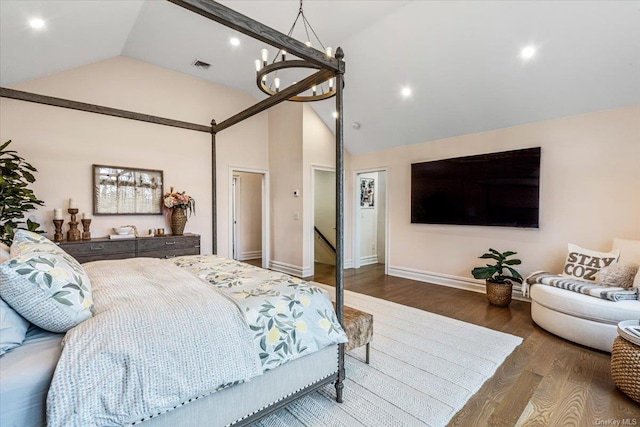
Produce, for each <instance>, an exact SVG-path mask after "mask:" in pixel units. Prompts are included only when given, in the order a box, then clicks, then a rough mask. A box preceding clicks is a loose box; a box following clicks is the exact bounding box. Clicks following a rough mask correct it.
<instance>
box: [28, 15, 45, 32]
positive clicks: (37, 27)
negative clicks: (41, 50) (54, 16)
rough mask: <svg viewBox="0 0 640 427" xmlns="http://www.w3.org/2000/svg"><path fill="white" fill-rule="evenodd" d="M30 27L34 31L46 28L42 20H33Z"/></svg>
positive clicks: (30, 21)
mask: <svg viewBox="0 0 640 427" xmlns="http://www.w3.org/2000/svg"><path fill="white" fill-rule="evenodd" d="M29 25H31V28H33V29H34V30H40V29H42V28H44V20H42V19H41V18H33V19H30V20H29Z"/></svg>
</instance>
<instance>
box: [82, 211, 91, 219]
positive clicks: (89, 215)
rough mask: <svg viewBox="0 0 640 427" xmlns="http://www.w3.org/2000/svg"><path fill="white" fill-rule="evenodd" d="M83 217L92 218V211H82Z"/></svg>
mask: <svg viewBox="0 0 640 427" xmlns="http://www.w3.org/2000/svg"><path fill="white" fill-rule="evenodd" d="M82 219H91V214H90V213H86V212H82Z"/></svg>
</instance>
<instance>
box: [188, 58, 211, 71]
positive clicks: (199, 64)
mask: <svg viewBox="0 0 640 427" xmlns="http://www.w3.org/2000/svg"><path fill="white" fill-rule="evenodd" d="M191 65H193V66H194V67H196V68H200V69H201V70H208V69H209V67H211V64H208V63H206V62H204V61H200V60H199V59H196V60H195V61H194V62H193V64H191Z"/></svg>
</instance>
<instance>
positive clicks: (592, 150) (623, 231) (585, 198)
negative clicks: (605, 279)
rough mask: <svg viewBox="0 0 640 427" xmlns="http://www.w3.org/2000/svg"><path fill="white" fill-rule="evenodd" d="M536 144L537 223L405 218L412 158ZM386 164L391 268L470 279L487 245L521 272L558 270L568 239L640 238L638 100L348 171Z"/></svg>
mask: <svg viewBox="0 0 640 427" xmlns="http://www.w3.org/2000/svg"><path fill="white" fill-rule="evenodd" d="M535 146H540V147H542V162H541V195H540V228H539V229H514V228H503V227H473V226H453V225H419V224H411V223H410V194H411V163H415V162H421V161H428V160H438V159H444V158H451V157H459V156H468V155H473V154H481V153H489V152H496V151H505V150H513V149H519V148H526V147H535ZM385 166H388V167H389V174H388V176H387V179H388V183H389V185H388V192H389V194H388V196H389V215H390V242H389V244H390V248H389V252H390V253H389V258H390V261H389V263H390V265H389V267H390V272H391V274H394V275H402V276H405V277H413V278H416V279H419V280H425V281H431V282H436V283H449V284H453V285H456V284H460V283H464V282H466V283H467V284H476V283H477V282H475V281H474V280H473V279H471V274H470V271H471V269H472V268H473V267H474V266H477V265H480V264H481V262H480V260H478V259H477V257H478V256H480V255H481V254H483V253H484V252H485V251H486V250H487V249H488V248H489V247H493V248H496V249H498V250H501V251H506V250H514V251H517V252H518V257H520V258H521V259H522V260H523V264H522V266H521V269H520V270H521V272H522V273H524V274H527V273H529V272H531V271H534V270H547V271H551V272H559V271H560V269H561V266H562V265H563V262H564V259H565V255H566V246H567V243H569V242H572V243H576V244H578V245H581V246H584V247H586V248H591V249H595V250H608V249H610V248H611V244H612V240H613V238H614V237H622V238H627V239H640V106H633V107H628V108H622V109H616V110H610V111H602V112H597V113H592V114H585V115H580V116H573V117H567V118H561V119H557V120H550V121H545V122H540V123H533V124H528V125H523V126H516V127H512V128H507V129H499V130H495V131H489V132H483V133H478V134H472V135H465V136H461V137H456V138H449V139H444V140H437V141H431V142H425V143H421V144H416V145H410V146H404V147H397V148H393V149H389V150H383V151H377V152H372V153H366V154H361V155H355V156H352V158H351V168H352V170H361V169H375V168H378V167H385ZM347 188H349V189H351V188H353V186H350V187H347ZM352 197H354V195H353V192H351V194H350V195H349V198H350V200H353V199H352Z"/></svg>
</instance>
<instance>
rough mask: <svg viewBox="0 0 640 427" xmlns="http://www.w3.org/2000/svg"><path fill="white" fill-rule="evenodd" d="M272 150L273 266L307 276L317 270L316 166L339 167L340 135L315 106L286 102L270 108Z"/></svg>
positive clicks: (270, 145) (270, 142)
mask: <svg viewBox="0 0 640 427" xmlns="http://www.w3.org/2000/svg"><path fill="white" fill-rule="evenodd" d="M269 149H270V153H269V154H270V162H269V164H270V174H271V195H272V203H271V205H272V218H273V220H272V242H273V245H272V262H271V264H272V265H271V267H272V268H274V269H277V270H280V271H284V272H287V273H290V274H294V275H298V276H303V277H306V276H309V275H311V274H312V271H313V258H312V256H311V254H312V252H313V245H314V232H313V196H312V195H313V168H314V166H318V167H322V168H334V167H335V136H334V135H333V133H332V132H331V131H330V130H329V128H327V126H326V125H325V124H324V122H323V121H322V120H321V119H320V117H318V115H317V114H316V113H315V111H313V109H312V108H311V107H310V106H309V105H307V104H300V103H295V102H290V103H283V104H280V105H278V106H277V107H274V108H272V109H271V110H269ZM346 162H347V160H345V164H347V163H346ZM345 167H346V166H345ZM295 190H297V191H298V194H299V196H298V197H295V196H294V195H293V193H294V191H295ZM296 215H298V216H299V219H294V217H295V216H296Z"/></svg>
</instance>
